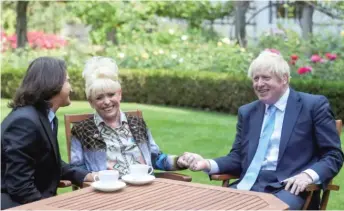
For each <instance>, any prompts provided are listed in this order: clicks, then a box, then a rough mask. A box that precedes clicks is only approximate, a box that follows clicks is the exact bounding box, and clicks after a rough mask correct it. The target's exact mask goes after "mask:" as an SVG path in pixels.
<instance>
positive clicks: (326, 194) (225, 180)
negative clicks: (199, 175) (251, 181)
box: [210, 120, 343, 210]
mask: <svg viewBox="0 0 344 211" xmlns="http://www.w3.org/2000/svg"><path fill="white" fill-rule="evenodd" d="M336 127H337V132H338V134H339V136H340V134H341V132H342V127H343V124H342V120H336ZM238 178H239V177H237V176H234V175H230V174H213V175H210V180H218V181H222V186H223V187H228V185H229V181H230V180H231V179H238ZM321 190H322V187H321V185H315V184H311V185H308V186H307V188H306V191H307V192H308V193H307V198H306V201H305V204H304V205H303V208H302V209H303V210H307V209H308V207H309V204H310V203H311V200H312V197H313V194H314V192H315V191H321ZM331 190H333V191H338V190H339V186H338V185H334V184H332V180H331V181H330V183H329V185H328V186H327V188H326V189H325V190H323V192H322V195H321V200H320V210H326V207H327V203H328V200H329V198H330V191H331Z"/></svg>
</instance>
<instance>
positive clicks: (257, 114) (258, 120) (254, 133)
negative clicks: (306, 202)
mask: <svg viewBox="0 0 344 211" xmlns="http://www.w3.org/2000/svg"><path fill="white" fill-rule="evenodd" d="M264 112H265V104H264V103H262V102H260V101H258V102H257V105H256V108H255V110H253V111H252V114H251V116H250V120H249V124H250V126H249V131H250V132H249V134H248V136H247V139H248V141H249V145H248V146H249V148H248V158H247V161H248V164H250V163H251V161H252V159H253V157H254V154H255V153H256V151H257V147H258V143H259V138H260V132H261V130H262V124H263V119H264Z"/></svg>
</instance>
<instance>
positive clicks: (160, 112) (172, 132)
mask: <svg viewBox="0 0 344 211" xmlns="http://www.w3.org/2000/svg"><path fill="white" fill-rule="evenodd" d="M7 102H8V100H1V120H2V119H3V118H4V117H5V116H6V115H7V114H8V112H9V111H10V110H9V109H8V108H7V106H6V105H7ZM121 107H122V109H123V110H135V109H140V110H142V111H143V115H144V118H145V120H146V122H147V124H148V126H149V127H150V129H151V131H152V134H153V137H154V139H155V141H156V142H157V144H158V145H159V146H160V148H161V150H163V151H164V152H165V153H169V154H181V153H183V152H184V151H189V152H196V153H200V154H201V155H203V156H204V157H206V158H213V157H218V156H222V155H225V154H227V153H228V151H229V149H230V147H231V144H232V142H233V140H234V136H235V125H236V121H237V120H236V116H233V115H228V114H224V113H215V112H205V111H197V110H191V109H182V108H171V107H163V106H151V105H143V104H135V103H122V104H121ZM87 112H92V109H91V108H90V107H89V105H88V103H87V102H77V101H75V102H73V103H72V105H71V106H69V107H66V108H61V109H60V110H59V111H58V112H57V113H58V118H59V142H60V151H61V154H62V157H63V159H64V160H66V161H67V152H66V141H65V133H64V121H63V115H64V114H78V113H87ZM341 139H342V140H344V134H342V136H341ZM342 147H343V144H342ZM183 173H185V174H188V175H191V176H192V179H193V182H197V183H206V184H213V185H220V184H219V183H218V182H211V181H209V179H208V176H207V175H206V174H204V173H203V172H191V171H188V170H187V171H184V172H183ZM335 184H339V185H340V186H341V187H342V188H343V187H344V173H343V172H341V173H340V174H339V175H338V176H337V177H336V178H335ZM69 190H70V189H67V190H60V191H59V192H65V191H69ZM340 192H341V191H340ZM340 192H333V193H331V198H330V202H329V206H328V208H329V209H336V210H339V209H344V203H343V201H344V196H343V195H341V194H340Z"/></svg>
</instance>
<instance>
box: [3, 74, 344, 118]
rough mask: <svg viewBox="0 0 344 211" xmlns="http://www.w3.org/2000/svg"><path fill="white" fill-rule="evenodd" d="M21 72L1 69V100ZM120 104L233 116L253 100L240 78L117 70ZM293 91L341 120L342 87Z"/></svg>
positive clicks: (76, 84)
mask: <svg viewBox="0 0 344 211" xmlns="http://www.w3.org/2000/svg"><path fill="white" fill-rule="evenodd" d="M23 72H24V71H23V70H20V69H3V71H2V73H1V77H2V83H1V89H2V97H3V98H11V97H12V96H13V94H14V93H15V89H16V88H17V87H18V85H19V83H20V81H21V79H22V76H23ZM68 72H69V76H70V81H71V83H72V86H73V94H72V96H71V98H72V100H85V92H84V81H83V79H82V78H81V71H80V70H78V69H73V70H69V71H68ZM120 80H121V84H122V89H123V91H122V92H123V101H124V102H137V103H144V104H156V105H157V104H159V105H169V106H180V107H191V108H199V109H205V110H211V111H220V112H228V113H230V114H236V113H237V110H238V108H239V107H240V106H241V105H244V104H246V103H249V102H251V101H253V100H255V99H256V96H255V94H254V92H253V90H252V84H251V81H250V80H249V79H248V78H247V77H246V75H244V74H239V73H231V74H225V73H212V72H202V71H170V70H145V71H140V70H121V74H120ZM291 87H292V88H294V89H295V90H297V91H302V92H307V93H312V94H321V95H324V96H326V97H327V98H328V99H329V101H330V103H331V107H332V109H333V112H334V114H335V116H336V118H337V119H344V103H343V102H342V100H343V99H344V83H342V82H340V81H336V82H335V81H324V80H320V79H307V80H301V79H292V80H291Z"/></svg>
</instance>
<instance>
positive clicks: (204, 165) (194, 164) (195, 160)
mask: <svg viewBox="0 0 344 211" xmlns="http://www.w3.org/2000/svg"><path fill="white" fill-rule="evenodd" d="M177 164H178V166H180V167H185V168H188V169H190V170H191V171H202V170H205V171H209V170H210V163H209V161H208V160H206V159H204V158H203V157H202V156H201V155H199V154H196V153H191V152H184V154H183V155H182V156H180V157H179V159H178V161H177Z"/></svg>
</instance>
